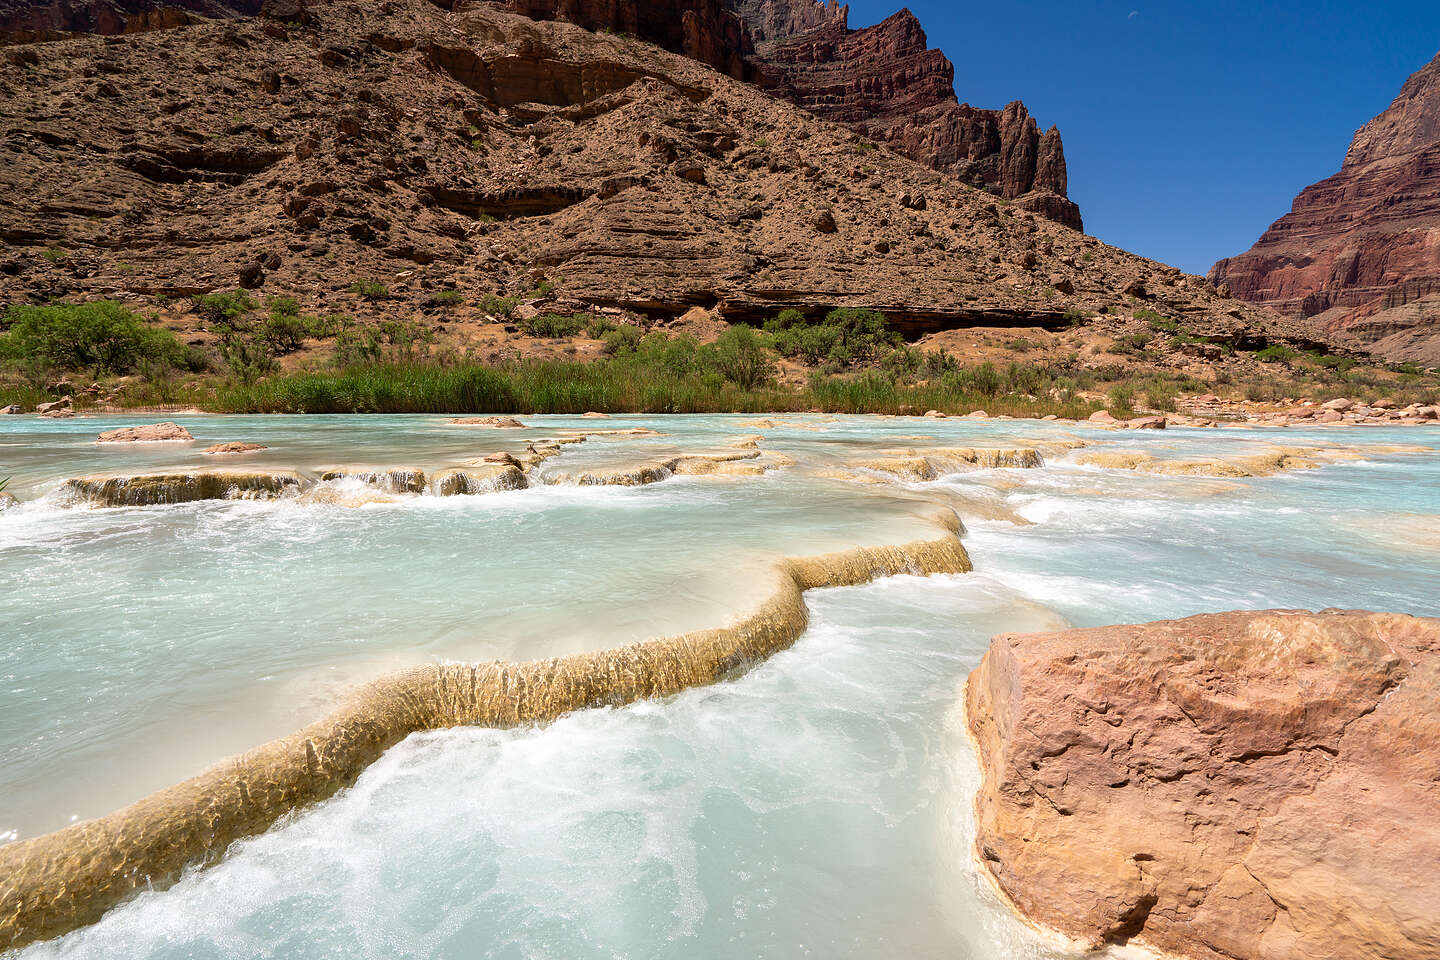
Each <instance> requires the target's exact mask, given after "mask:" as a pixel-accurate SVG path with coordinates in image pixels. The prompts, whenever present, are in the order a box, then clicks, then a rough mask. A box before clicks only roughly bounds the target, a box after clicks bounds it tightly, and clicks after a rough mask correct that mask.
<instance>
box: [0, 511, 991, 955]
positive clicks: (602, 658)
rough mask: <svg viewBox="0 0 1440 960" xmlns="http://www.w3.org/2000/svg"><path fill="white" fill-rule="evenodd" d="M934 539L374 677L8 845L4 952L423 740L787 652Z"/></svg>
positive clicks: (941, 566)
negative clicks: (594, 645)
mask: <svg viewBox="0 0 1440 960" xmlns="http://www.w3.org/2000/svg"><path fill="white" fill-rule="evenodd" d="M937 522H940V523H941V524H942V526H944V527H945V528H946V530H947V531H948V532H947V533H946V534H945V535H944V536H942V537H939V538H937V539H934V540H927V541H917V542H914V543H909V544H906V545H904V546H895V547H861V548H856V549H854V550H848V551H844V552H842V553H835V554H827V555H825V556H819V557H806V558H797V559H793V560H787V561H783V562H782V563H781V564H779V566H778V568H777V569H776V573H775V591H774V593H773V595H772V596H771V597H770V599H769V600H767V601H766V602H765V604H764V605H763V606H762V607H761V608H760V609H759V610H757V611H756V612H755V613H754V614H752V615H751V616H749V617H747V618H745V619H743V620H741V621H740V622H739V623H737V624H735V625H733V626H729V627H723V628H719V629H714V630H703V631H698V632H696V633H689V634H685V635H683V636H677V637H667V638H663V639H656V640H650V641H646V642H644V643H637V644H633V645H630V646H626V647H620V648H617V649H614V650H607V651H602V652H597V653H581V654H574V655H572V656H568V657H561V658H555V659H550V660H542V661H536V662H533V663H524V664H515V663H502V662H495V663H485V664H474V665H468V664H443V665H439V664H437V665H432V666H426V667H420V668H416V669H413V670H408V671H405V672H402V673H398V674H394V675H392V676H389V677H386V678H384V679H382V680H379V681H377V682H375V683H373V684H371V685H369V686H367V687H365V688H364V689H362V690H360V691H357V692H356V693H355V694H354V695H353V696H351V697H350V698H349V699H348V701H347V702H346V704H345V705H344V706H342V707H341V708H340V709H339V710H338V711H336V712H335V713H334V714H332V715H331V716H330V717H328V718H326V719H324V720H322V721H320V722H318V723H315V724H313V725H311V726H309V727H306V728H305V729H303V730H301V731H299V732H297V733H294V734H292V735H291V736H288V737H285V738H283V739H280V740H275V741H272V742H270V743H268V744H265V745H264V746H262V747H259V748H257V749H255V750H253V751H251V752H249V753H247V754H244V755H243V756H240V757H235V758H232V759H230V760H226V761H224V762H222V763H220V764H217V765H216V766H214V767H212V768H211V769H209V770H207V771H205V772H204V773H202V774H200V775H199V776H197V777H195V778H194V779H192V780H187V781H186V782H184V783H182V784H179V785H177V786H174V787H171V788H169V789H166V790H161V791H159V792H157V793H154V794H152V795H150V796H149V797H146V798H145V799H144V800H141V801H139V802H138V803H136V804H133V805H132V806H129V807H126V808H124V809H122V810H119V811H116V812H115V813H112V814H110V815H108V816H105V817H100V818H98V819H95V820H89V821H85V822H83V823H78V824H75V825H74V826H71V827H67V828H66V829H64V830H60V831H57V832H55V833H51V834H47V835H45V836H42V837H36V838H34V839H32V840H23V841H18V842H15V843H10V844H6V845H4V846H0V949H9V948H15V947H20V946H23V945H25V944H27V943H31V942H33V941H35V940H41V939H45V938H48V937H54V936H58V935H60V934H62V933H65V932H67V931H69V930H73V929H75V928H76V927H79V926H83V925H85V924H88V923H93V922H94V921H96V920H98V919H99V918H100V917H101V915H102V914H104V912H105V911H106V910H108V909H109V908H110V907H112V906H114V905H115V904H117V903H119V902H121V901H122V900H124V899H126V898H127V897H129V896H131V895H133V894H134V893H135V892H136V891H137V890H142V889H149V888H151V887H163V886H165V885H167V884H169V883H171V882H173V881H174V880H175V879H176V878H177V877H178V875H179V874H180V871H181V870H183V869H184V868H185V867H187V866H191V865H197V864H207V863H211V862H213V861H215V860H217V859H218V858H219V857H220V856H221V855H222V854H223V853H224V851H225V849H226V848H227V847H228V846H229V845H230V844H231V843H233V842H234V841H235V840H237V839H239V838H241V837H245V836H248V835H251V834H255V833H258V832H260V831H263V830H265V829H266V828H267V827H269V826H270V825H271V824H272V823H274V822H275V821H276V820H277V819H278V818H279V817H281V816H283V815H284V814H286V813H288V812H290V811H292V810H294V809H296V808H297V807H300V806H303V805H306V804H310V803H315V802H317V801H319V800H323V799H325V798H326V797H329V796H331V795H332V794H334V793H335V792H336V791H337V790H339V789H341V788H342V787H345V786H347V785H349V784H351V783H353V782H354V780H355V778H356V777H358V776H359V775H360V773H361V772H362V771H363V770H364V769H365V768H366V767H367V766H369V765H370V764H371V763H373V762H374V761H375V760H377V759H378V758H379V757H380V755H381V754H382V753H384V752H385V751H386V750H387V749H389V748H390V747H392V746H394V745H395V744H397V743H399V742H400V741H401V740H403V739H404V738H405V737H407V736H409V735H410V734H412V733H415V732H418V731H421V730H433V729H440V728H445V727H454V726H462V725H465V726H497V727H509V726H517V725H520V724H529V723H544V722H547V721H550V720H554V719H556V718H557V717H560V716H562V715H564V714H566V713H569V712H572V711H575V710H581V709H585V708H588V707H598V706H619V705H622V704H626V703H631V702H634V701H636V700H642V699H649V698H657V697H664V696H669V695H671V694H674V693H677V692H679V691H681V690H683V689H686V688H687V687H692V686H699V685H704V684H711V683H716V682H718V681H721V680H725V679H727V678H730V677H733V676H735V675H736V674H738V673H740V672H743V671H744V670H746V669H747V668H748V667H750V666H752V665H753V664H756V663H758V662H760V661H762V660H764V659H765V658H767V657H769V656H770V655H771V654H773V653H775V652H777V651H779V650H782V649H784V648H786V647H788V646H790V644H792V643H794V642H795V640H796V639H797V638H798V637H799V636H800V634H801V633H802V632H803V631H804V629H805V625H806V622H807V619H808V614H807V611H806V609H805V602H804V598H803V594H804V592H805V591H806V590H810V589H813V588H817V587H835V586H846V585H852V584H859V583H865V582H868V581H870V580H873V579H876V578H878V577H882V576H889V575H894V574H900V573H909V574H930V573H965V572H968V571H969V570H970V569H971V566H970V560H969V557H968V556H967V555H966V553H965V548H964V546H963V545H962V544H961V542H960V539H959V537H958V535H957V532H958V530H959V524H958V521H957V520H956V518H955V517H954V515H953V513H949V512H946V513H945V514H943V515H941V516H939V517H937Z"/></svg>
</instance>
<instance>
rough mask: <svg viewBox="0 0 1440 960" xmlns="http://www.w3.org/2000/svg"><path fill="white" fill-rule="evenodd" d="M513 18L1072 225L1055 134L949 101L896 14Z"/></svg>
mask: <svg viewBox="0 0 1440 960" xmlns="http://www.w3.org/2000/svg"><path fill="white" fill-rule="evenodd" d="M503 5H504V6H505V7H506V8H507V9H510V10H513V11H515V12H517V13H523V14H525V15H526V16H530V17H535V18H538V19H559V20H566V21H569V22H571V23H577V24H579V25H581V26H583V27H586V28H587V29H592V30H594V29H605V30H614V31H617V32H621V33H627V34H630V35H633V36H638V37H640V38H641V39H644V40H648V41H650V42H652V43H656V44H659V45H660V46H662V47H665V48H666V49H667V50H674V51H677V52H680V53H684V54H686V55H687V56H691V57H694V58H696V59H698V60H701V61H702V62H704V63H708V64H710V65H711V66H714V67H716V68H717V69H719V70H723V71H724V72H726V73H729V74H730V75H731V76H734V77H740V78H747V79H755V80H757V81H758V82H759V83H760V84H761V85H762V86H763V87H764V88H765V89H767V90H769V91H770V92H771V93H773V94H775V95H777V96H780V97H783V98H784V99H787V100H789V101H791V102H792V103H795V104H797V105H799V106H801V107H804V108H805V109H806V110H809V111H810V112H811V113H814V114H815V115H816V116H819V117H821V118H823V119H826V120H833V121H835V122H837V123H843V124H846V125H848V126H849V127H850V128H851V129H853V130H856V131H857V132H859V133H860V134H862V135H863V136H865V137H867V138H869V139H871V140H876V141H879V142H882V143H891V144H893V145H895V147H896V148H897V149H898V150H900V151H901V152H902V153H904V154H905V155H906V156H909V157H911V158H913V159H915V160H918V161H920V162H921V163H925V164H927V165H929V166H931V167H934V168H935V169H937V170H942V171H944V172H946V173H950V174H953V175H955V176H957V177H959V178H960V179H961V180H963V181H964V182H966V183H969V184H971V185H973V186H977V187H982V188H984V189H986V190H989V191H991V192H993V193H995V194H997V195H998V196H1001V197H1003V198H1005V199H1007V200H1014V201H1016V203H1017V205H1018V206H1020V207H1021V208H1023V209H1026V210H1032V211H1034V212H1036V213H1039V214H1041V215H1042V216H1045V217H1048V218H1049V219H1051V220H1055V221H1057V222H1059V223H1063V224H1066V225H1067V226H1070V227H1074V228H1075V229H1077V230H1079V229H1081V227H1082V223H1081V217H1080V208H1079V207H1077V206H1076V205H1075V204H1074V202H1072V201H1071V200H1069V199H1068V198H1067V197H1066V190H1067V186H1068V183H1067V174H1066V169H1065V151H1064V147H1063V145H1062V143H1061V141H1060V132H1059V130H1057V129H1056V128H1054V127H1051V128H1050V129H1049V130H1048V131H1046V132H1045V133H1043V134H1042V133H1041V132H1040V129H1039V126H1038V125H1037V124H1036V122H1035V121H1034V120H1033V119H1032V118H1031V117H1030V114H1029V112H1028V111H1027V110H1026V109H1025V105H1024V104H1023V103H1020V102H1019V101H1016V102H1014V103H1011V104H1010V105H1009V106H1007V107H1006V108H1005V109H1004V110H982V109H977V108H975V107H971V106H970V105H969V104H961V103H960V102H959V100H958V99H957V98H956V95H955V86H954V80H955V66H954V64H952V63H951V62H950V61H949V60H948V59H947V58H946V57H945V55H944V54H943V53H941V52H940V51H939V50H931V49H929V45H928V43H927V41H926V38H925V31H924V29H923V28H922V27H921V26H920V21H919V20H917V19H916V18H915V15H914V14H912V13H911V12H910V11H909V10H901V11H900V12H899V13H897V14H895V15H894V16H892V17H889V18H888V19H886V20H885V21H883V22H882V23H879V24H876V25H875V26H872V27H865V28H863V29H860V30H851V29H850V27H849V7H848V6H840V5H839V4H837V3H836V2H834V0H830V2H829V3H828V4H827V3H820V2H819V0H678V2H676V0H649V2H637V0H631V2H627V3H609V2H605V3H601V2H596V0H504V3H503Z"/></svg>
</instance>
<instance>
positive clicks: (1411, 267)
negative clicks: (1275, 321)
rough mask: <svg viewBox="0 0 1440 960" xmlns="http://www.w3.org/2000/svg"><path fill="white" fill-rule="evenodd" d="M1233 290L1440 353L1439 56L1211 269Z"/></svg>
mask: <svg viewBox="0 0 1440 960" xmlns="http://www.w3.org/2000/svg"><path fill="white" fill-rule="evenodd" d="M1210 277H1211V279H1212V280H1214V281H1215V282H1216V283H1228V284H1229V285H1230V289H1231V291H1232V292H1233V293H1234V294H1235V295H1236V296H1238V297H1241V298H1243V299H1246V300H1250V301H1253V302H1256V303H1264V304H1268V305H1270V306H1273V307H1275V308H1276V309H1278V310H1280V311H1281V312H1284V313H1288V314H1291V315H1296V316H1301V317H1318V319H1319V322H1321V323H1322V324H1323V325H1324V326H1325V328H1326V329H1328V330H1331V331H1345V332H1348V333H1349V334H1351V335H1353V336H1354V337H1356V338H1357V339H1359V340H1361V341H1362V342H1364V343H1366V344H1368V345H1370V346H1371V347H1372V348H1373V349H1377V350H1378V351H1379V352H1381V353H1386V354H1390V355H1394V356H1396V357H1397V358H1399V357H1412V358H1415V359H1424V360H1429V361H1431V362H1436V361H1440V56H1436V58H1435V59H1434V60H1432V61H1431V62H1430V63H1429V65H1428V66H1426V67H1424V68H1422V69H1421V70H1419V71H1418V72H1416V73H1415V74H1414V75H1413V76H1411V77H1410V79H1409V80H1408V81H1406V83H1405V86H1404V87H1403V88H1402V89H1401V91H1400V95H1399V96H1398V97H1396V98H1395V102H1394V103H1392V104H1391V105H1390V108H1389V109H1387V110H1386V111H1385V112H1384V113H1382V114H1380V115H1379V116H1378V117H1376V118H1375V119H1373V120H1371V121H1370V122H1369V123H1367V124H1366V125H1365V126H1363V127H1361V128H1360V130H1359V131H1358V132H1357V133H1356V134H1355V139H1354V140H1353V141H1352V143H1351V144H1350V150H1349V152H1348V153H1347V154H1346V155H1345V162H1344V164H1343V165H1342V166H1341V168H1340V172H1339V173H1337V174H1335V175H1334V176H1332V177H1330V178H1328V179H1326V180H1322V181H1320V182H1319V183H1317V184H1314V185H1312V186H1309V187H1306V188H1305V189H1304V190H1302V191H1301V192H1300V195H1299V196H1298V197H1296V198H1295V202H1294V204H1293V206H1292V208H1291V211H1290V213H1288V214H1286V215H1285V216H1284V217H1281V218H1280V219H1279V220H1277V221H1276V222H1275V223H1274V225H1273V226H1271V227H1270V229H1269V230H1267V231H1266V232H1265V234H1264V235H1263V236H1261V238H1260V239H1259V241H1258V242H1257V243H1256V244H1255V246H1253V247H1251V248H1250V250H1249V251H1247V252H1246V253H1243V254H1241V255H1240V256H1238V257H1231V258H1228V259H1225V260H1221V261H1220V262H1219V263H1217V264H1215V266H1214V267H1213V268H1211V271H1210Z"/></svg>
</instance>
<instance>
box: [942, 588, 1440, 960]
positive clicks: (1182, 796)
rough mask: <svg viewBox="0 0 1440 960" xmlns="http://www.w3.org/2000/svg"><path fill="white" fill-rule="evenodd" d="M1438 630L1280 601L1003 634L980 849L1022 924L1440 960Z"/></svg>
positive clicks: (1208, 944) (1080, 935) (1227, 952)
mask: <svg viewBox="0 0 1440 960" xmlns="http://www.w3.org/2000/svg"><path fill="white" fill-rule="evenodd" d="M1437 699H1440V620H1435V619H1420V618H1416V617H1409V616H1402V615H1399V614H1384V613H1365V612H1353V611H1339V610H1327V611H1324V612H1322V613H1318V614H1316V613H1308V612H1304V611H1290V610H1271V611H1264V612H1259V613H1255V612H1239V613H1224V614H1212V615H1206V616H1199V617H1192V618H1190V619H1187V620H1175V621H1164V622H1159V623H1151V624H1145V625H1141V626H1118V627H1101V628H1098V629H1090V630H1067V631H1062V632H1059V633H1043V634H1029V635H1012V634H1006V635H1002V636H999V637H996V638H995V639H994V640H993V641H992V642H991V646H990V651H989V652H988V653H987V654H986V656H985V659H984V660H983V661H982V663H981V665H980V667H979V668H978V669H977V670H976V671H975V672H974V673H973V674H972V675H971V676H970V679H969V682H968V684H967V685H966V690H965V702H966V707H967V717H968V724H969V728H970V731H971V733H972V735H973V736H974V739H975V742H976V745H977V752H978V754H979V760H980V765H981V770H982V774H983V783H982V785H981V788H980V790H979V792H978V794H977V796H976V798H975V809H976V815H977V825H978V830H977V837H976V853H977V856H978V859H979V862H980V863H981V864H982V865H983V869H985V870H986V871H987V872H988V873H989V874H990V875H991V876H993V878H994V879H995V881H996V882H997V883H998V885H999V887H1000V889H1001V890H1002V891H1003V892H1004V894H1005V895H1006V896H1007V897H1008V898H1009V899H1010V901H1011V902H1012V903H1013V904H1014V905H1015V907H1017V908H1018V909H1019V911H1020V912H1021V913H1022V914H1024V915H1025V916H1027V917H1029V918H1031V919H1033V920H1035V921H1038V922H1040V923H1042V924H1044V925H1046V926H1048V927H1052V928H1055V929H1057V930H1060V931H1061V932H1063V933H1065V934H1067V935H1069V936H1070V937H1073V938H1075V939H1077V940H1080V941H1082V942H1084V943H1085V944H1087V945H1090V946H1093V947H1098V946H1101V945H1104V944H1108V943H1124V942H1127V941H1129V940H1132V939H1138V940H1141V941H1143V942H1144V943H1146V944H1147V945H1149V946H1151V947H1155V948H1158V949H1160V950H1164V951H1167V952H1171V953H1174V954H1179V955H1182V956H1188V957H1195V958H1203V960H1222V958H1229V960H1234V958H1256V960H1259V958H1265V960H1301V958H1304V960H1342V958H1345V960H1353V958H1356V957H1393V958H1397V960H1398V958H1402V957H1403V958H1406V960H1434V958H1437V957H1440V912H1437V911H1436V910H1435V904H1437V903H1440V871H1437V870H1436V864H1437V863H1440V819H1437V817H1436V811H1437V810H1440V779H1437V778H1436V775H1435V772H1436V770H1437V769H1440V715H1437V713H1436V711H1435V704H1436V702H1437Z"/></svg>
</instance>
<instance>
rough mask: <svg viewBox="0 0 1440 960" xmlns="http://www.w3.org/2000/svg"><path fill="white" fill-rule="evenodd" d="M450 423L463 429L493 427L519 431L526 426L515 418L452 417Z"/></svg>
mask: <svg viewBox="0 0 1440 960" xmlns="http://www.w3.org/2000/svg"><path fill="white" fill-rule="evenodd" d="M450 422H451V423H453V424H455V425H456V426H461V427H491V428H493V429H495V430H518V429H523V428H524V426H525V424H523V423H521V422H520V421H519V420H516V419H515V418H514V417H451V418H450Z"/></svg>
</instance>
